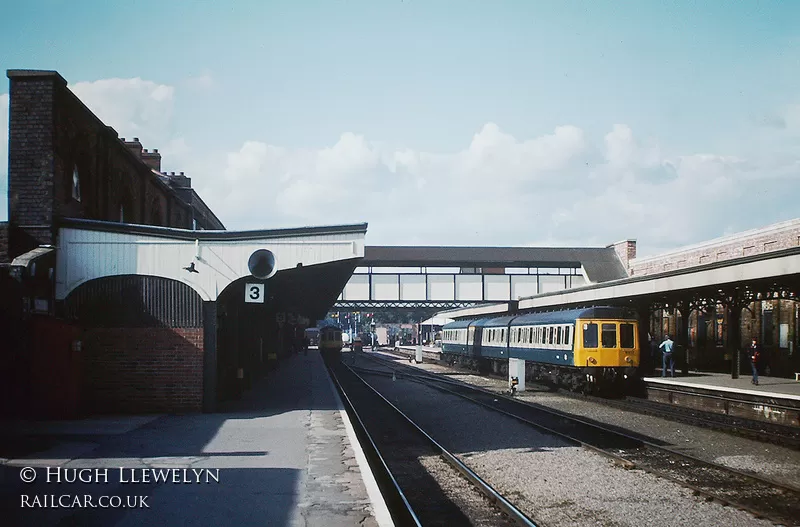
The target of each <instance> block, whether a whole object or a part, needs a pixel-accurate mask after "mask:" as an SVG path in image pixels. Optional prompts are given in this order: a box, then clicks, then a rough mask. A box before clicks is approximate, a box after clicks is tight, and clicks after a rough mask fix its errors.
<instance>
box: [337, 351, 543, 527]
mask: <svg viewBox="0 0 800 527" xmlns="http://www.w3.org/2000/svg"><path fill="white" fill-rule="evenodd" d="M342 366H344V367H345V368H347V369H348V370H350V372H351V373H352V374H353V375H354V376H355V377H356V378H357V379H359V380H360V381H361V382H362V383H364V385H365V386H366V387H368V388H369V389H370V390H371V391H372V392H373V393H375V395H377V396H378V397H379V398H380V399H381V400H382V401H383V402H384V403H386V404H387V405H388V406H389V407H391V408H392V409H393V410H394V411H395V412H396V413H397V414H398V415H400V416H401V417H402V418H403V419H405V420H406V421H407V422H408V423H409V424H410V425H411V426H412V427H413V428H415V429H416V430H417V431H418V432H419V433H420V434H421V435H422V436H423V437H424V438H425V439H426V440H427V441H428V442H429V443H430V444H431V445H432V446H433V447H434V448H435V449H436V450H437V451H439V453H440V454H441V455H442V457H443V459H444V460H445V461H447V463H448V464H450V465H451V466H452V467H453V468H455V469H456V470H458V471H459V472H460V473H461V474H462V475H463V476H464V477H465V478H467V480H468V481H469V482H470V483H472V484H473V485H475V486H476V487H477V488H478V490H479V491H480V492H481V493H482V494H484V495H485V496H486V497H487V498H489V500H490V501H492V502H493V503H495V505H497V506H498V507H499V508H500V509H501V510H502V511H503V512H505V513H506V514H508V515H509V516H510V517H511V518H512V519H513V520H514V521H515V522H516V523H517V524H519V525H523V526H526V527H537V524H536V523H535V522H534V521H533V520H532V519H530V518H529V517H528V516H527V515H526V514H525V513H524V512H522V511H521V510H519V509H518V508H517V507H516V506H514V504H512V503H511V502H510V501H508V500H507V499H506V498H505V497H504V496H503V495H502V494H500V493H499V492H497V491H496V490H495V489H494V488H493V487H492V486H491V485H489V484H488V483H487V482H486V481H484V480H483V478H481V477H480V476H479V475H478V474H476V473H475V472H473V470H472V469H470V468H469V467H468V466H467V465H465V464H464V463H463V462H462V461H461V460H460V459H459V458H458V457H457V456H455V455H454V454H452V453H451V452H450V451H448V450H447V449H446V448H444V447H443V446H442V445H441V444H440V443H439V442H438V441H436V440H435V439H434V438H433V437H431V436H430V434H428V433H427V432H425V430H423V429H422V428H421V427H420V426H419V425H418V424H417V423H415V422H414V421H413V420H412V419H411V418H410V417H409V416H408V415H406V414H405V413H404V412H403V411H402V410H400V409H399V408H398V407H397V406H395V405H394V404H393V403H392V402H391V401H389V400H388V399H387V398H386V397H384V396H383V394H381V393H380V392H379V391H378V390H376V389H375V387H373V386H372V385H371V384H369V382H367V381H366V379H364V378H363V377H362V376H360V375H359V374H358V373H356V371H355V369H354V368H352V367H350V366H349V365H347V364H345V363H344V362H342Z"/></svg>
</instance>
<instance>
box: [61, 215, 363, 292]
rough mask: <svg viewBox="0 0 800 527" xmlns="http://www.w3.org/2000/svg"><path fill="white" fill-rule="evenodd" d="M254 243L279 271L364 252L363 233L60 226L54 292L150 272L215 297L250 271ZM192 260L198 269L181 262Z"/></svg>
mask: <svg viewBox="0 0 800 527" xmlns="http://www.w3.org/2000/svg"><path fill="white" fill-rule="evenodd" d="M257 249H268V250H270V251H272V252H273V253H274V254H275V264H276V267H277V269H278V271H280V270H283V269H293V268H295V267H296V266H297V264H298V263H302V264H303V265H304V266H309V265H315V264H323V263H328V262H333V261H338V260H348V259H352V258H360V257H363V256H364V234H363V233H353V234H325V235H318V236H315V235H307V236H287V237H286V238H264V239H252V240H230V241H201V242H199V243H197V244H196V243H195V242H194V241H190V240H174V239H170V238H166V237H161V236H154V235H145V234H123V233H114V232H102V231H92V230H82V229H76V228H63V229H61V230H60V232H59V246H58V258H57V264H56V298H57V299H59V300H63V299H64V298H66V297H67V295H68V294H69V293H70V292H71V291H72V290H74V289H75V288H76V287H78V286H79V285H81V284H82V283H84V282H87V281H89V280H92V279H95V278H101V277H104V276H114V275H128V274H137V275H150V276H161V277H164V278H171V279H173V280H177V281H179V282H183V283H186V284H188V285H189V286H190V287H192V288H193V289H194V290H195V291H197V292H198V293H199V294H200V296H201V297H202V299H203V300H216V298H217V296H218V295H219V293H220V292H222V291H223V290H224V289H225V287H227V286H228V285H229V284H230V283H232V282H233V281H235V280H237V279H239V278H242V277H246V276H249V275H250V271H249V269H248V268H247V261H248V259H249V258H250V255H251V254H252V253H253V252H254V251H256V250H257ZM192 262H194V264H195V267H196V269H197V270H198V271H199V273H189V272H187V271H185V270H184V269H183V268H184V267H187V266H188V265H189V264H190V263H192Z"/></svg>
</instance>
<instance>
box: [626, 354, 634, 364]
mask: <svg viewBox="0 0 800 527" xmlns="http://www.w3.org/2000/svg"><path fill="white" fill-rule="evenodd" d="M625 362H627V363H628V364H633V358H632V357H631V356H630V355H629V356H627V357H625Z"/></svg>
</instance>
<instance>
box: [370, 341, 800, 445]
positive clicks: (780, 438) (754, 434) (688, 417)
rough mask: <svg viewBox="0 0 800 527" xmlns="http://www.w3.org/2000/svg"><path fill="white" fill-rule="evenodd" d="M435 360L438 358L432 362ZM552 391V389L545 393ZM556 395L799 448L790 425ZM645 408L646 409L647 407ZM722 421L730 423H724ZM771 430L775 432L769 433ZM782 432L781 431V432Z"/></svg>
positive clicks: (722, 398) (567, 393)
mask: <svg viewBox="0 0 800 527" xmlns="http://www.w3.org/2000/svg"><path fill="white" fill-rule="evenodd" d="M381 352H382V353H388V354H392V355H397V356H400V357H407V355H405V354H403V353H402V352H396V351H394V350H386V349H384V350H381ZM436 360H438V359H436ZM453 373H457V374H459V375H477V376H481V377H484V376H486V377H488V378H490V379H499V378H500V377H498V376H497V375H492V374H489V375H488V376H487V375H481V374H480V373H478V372H469V371H459V370H456V371H454V372H453ZM531 382H532V383H533V384H535V385H541V386H544V385H542V384H541V383H538V382H536V381H531ZM651 389H653V390H658V391H663V392H668V393H678V394H685V395H690V396H699V397H704V398H708V399H715V400H720V401H722V402H725V403H747V401H744V400H740V399H733V398H730V397H726V396H720V395H713V394H695V393H693V392H688V391H683V390H678V389H675V390H673V389H669V388H661V387H651ZM549 391H552V390H549ZM556 391H557V393H558V394H559V395H562V396H564V397H568V398H570V399H575V400H583V399H588V400H591V401H594V402H597V403H599V404H603V405H605V406H609V407H614V408H618V409H623V410H629V411H632V412H637V413H640V414H644V415H653V416H656V417H662V418H665V419H670V420H673V421H677V422H682V423H687V424H694V425H698V426H704V427H706V428H709V429H712V430H718V431H722V432H726V433H730V434H734V435H738V436H740V437H746V438H749V439H754V440H757V441H761V442H764V443H771V444H776V445H780V446H785V447H787V448H794V449H798V448H800V438H798V437H797V436H796V435H792V433H793V432H796V433H798V434H800V429H798V430H797V431H795V430H793V427H791V426H790V425H780V424H777V423H768V422H763V423H762V422H761V421H757V420H754V419H748V418H746V417H736V416H732V415H730V414H728V413H717V412H707V411H705V410H699V409H695V408H687V407H682V406H674V405H669V404H665V403H660V402H653V401H637V400H635V399H632V398H630V397H626V398H625V399H623V400H620V399H607V398H603V397H597V396H593V395H584V394H576V393H573V392H570V391H569V390H565V389H563V388H559V389H558V390H556ZM655 405H660V408H656V406H655ZM648 406H649V408H648ZM771 406H772V407H775V408H778V409H781V410H790V411H794V410H797V408H792V407H787V406H783V405H771ZM726 420H728V421H730V422H726ZM741 423H744V427H742V425H741ZM759 426H762V427H766V428H771V429H772V430H770V429H767V430H763V429H761V430H758V427H759ZM773 430H778V431H777V432H776V431H773ZM781 430H783V431H781Z"/></svg>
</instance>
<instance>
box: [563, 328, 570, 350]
mask: <svg viewBox="0 0 800 527" xmlns="http://www.w3.org/2000/svg"><path fill="white" fill-rule="evenodd" d="M571 329H572V326H567V327H566V328H565V329H564V344H566V345H567V346H569V345H571V344H572V340H570V338H571V337H572V335H571V334H570V333H572V331H571Z"/></svg>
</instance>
